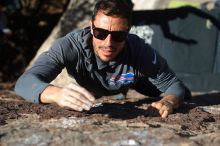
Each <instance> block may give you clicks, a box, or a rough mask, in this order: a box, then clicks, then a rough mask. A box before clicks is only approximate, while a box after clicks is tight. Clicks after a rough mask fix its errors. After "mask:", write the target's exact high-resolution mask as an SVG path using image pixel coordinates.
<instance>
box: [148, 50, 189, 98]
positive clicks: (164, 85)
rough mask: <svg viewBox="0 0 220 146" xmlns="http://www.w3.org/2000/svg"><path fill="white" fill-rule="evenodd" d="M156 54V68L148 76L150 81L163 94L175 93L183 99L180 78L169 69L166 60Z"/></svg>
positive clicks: (182, 85) (183, 87)
mask: <svg viewBox="0 0 220 146" xmlns="http://www.w3.org/2000/svg"><path fill="white" fill-rule="evenodd" d="M155 56H157V61H158V63H157V70H156V71H155V73H153V74H152V75H151V76H150V77H149V81H151V82H152V83H153V84H154V85H155V86H156V87H157V88H158V89H159V90H160V91H161V92H163V93H164V94H165V95H176V96H177V97H178V98H179V99H180V100H181V101H183V100H184V96H185V86H184V84H183V83H182V81H181V80H179V79H178V77H177V76H176V75H175V73H174V72H173V71H172V70H171V69H170V67H169V66H168V64H167V62H166V60H165V59H164V58H162V57H161V56H160V55H159V54H158V53H155Z"/></svg>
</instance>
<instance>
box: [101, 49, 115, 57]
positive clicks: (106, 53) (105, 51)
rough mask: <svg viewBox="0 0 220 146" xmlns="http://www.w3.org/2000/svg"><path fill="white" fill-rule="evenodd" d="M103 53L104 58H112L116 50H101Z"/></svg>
mask: <svg viewBox="0 0 220 146" xmlns="http://www.w3.org/2000/svg"><path fill="white" fill-rule="evenodd" d="M101 52H102V54H103V55H104V56H112V54H113V53H114V52H115V49H113V48H101Z"/></svg>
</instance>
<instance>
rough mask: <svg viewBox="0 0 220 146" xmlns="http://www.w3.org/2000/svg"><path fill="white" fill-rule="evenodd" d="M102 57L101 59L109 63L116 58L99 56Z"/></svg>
mask: <svg viewBox="0 0 220 146" xmlns="http://www.w3.org/2000/svg"><path fill="white" fill-rule="evenodd" d="M99 58H100V60H101V61H102V62H105V63H108V62H109V61H112V60H113V59H114V58H113V57H106V56H105V57H99Z"/></svg>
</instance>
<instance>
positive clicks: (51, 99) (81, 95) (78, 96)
mask: <svg viewBox="0 0 220 146" xmlns="http://www.w3.org/2000/svg"><path fill="white" fill-rule="evenodd" d="M40 101H41V102H42V103H56V104H58V105H59V106H61V107H69V108H71V109H73V110H76V111H82V110H90V108H91V107H92V105H93V102H94V101H95V97H94V96H93V95H92V94H91V93H89V91H87V90H86V89H85V88H83V87H81V86H79V85H78V84H75V83H71V84H69V85H67V86H66V87H63V88H61V87H57V86H52V85H50V86H48V87H47V88H46V89H45V90H44V91H43V92H42V93H41V96H40Z"/></svg>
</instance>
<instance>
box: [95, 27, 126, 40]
mask: <svg viewBox="0 0 220 146" xmlns="http://www.w3.org/2000/svg"><path fill="white" fill-rule="evenodd" d="M109 34H111V35H112V39H113V40H114V41H115V42H123V41H124V40H125V39H126V37H127V35H128V32H127V31H112V32H110V31H108V30H105V29H102V28H96V27H95V28H93V35H94V37H95V38H97V39H100V40H105V39H106V37H107V36H108V35H109Z"/></svg>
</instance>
